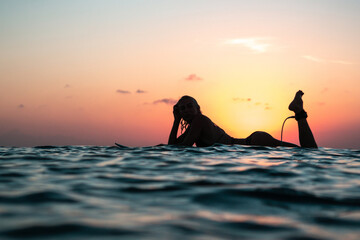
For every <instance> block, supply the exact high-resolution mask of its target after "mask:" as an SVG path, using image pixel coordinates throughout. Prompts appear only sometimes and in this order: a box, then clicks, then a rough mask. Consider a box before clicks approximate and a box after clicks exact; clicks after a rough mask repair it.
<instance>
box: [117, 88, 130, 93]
mask: <svg viewBox="0 0 360 240" xmlns="http://www.w3.org/2000/svg"><path fill="white" fill-rule="evenodd" d="M116 92H117V93H120V94H130V93H131V92H129V91H127V90H121V89H118V90H116Z"/></svg>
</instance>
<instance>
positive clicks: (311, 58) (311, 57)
mask: <svg viewBox="0 0 360 240" xmlns="http://www.w3.org/2000/svg"><path fill="white" fill-rule="evenodd" d="M302 57H303V58H305V59H306V60H309V61H313V62H318V63H324V62H326V61H325V60H324V59H321V58H317V57H314V56H310V55H305V56H302Z"/></svg>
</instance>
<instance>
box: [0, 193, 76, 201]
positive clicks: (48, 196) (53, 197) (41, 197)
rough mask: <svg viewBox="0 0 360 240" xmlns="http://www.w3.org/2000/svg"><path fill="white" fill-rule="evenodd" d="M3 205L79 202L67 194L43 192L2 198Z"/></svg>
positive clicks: (0, 198) (0, 197) (0, 199)
mask: <svg viewBox="0 0 360 240" xmlns="http://www.w3.org/2000/svg"><path fill="white" fill-rule="evenodd" d="M0 202H3V203H15V204H16V203H21V204H42V203H77V202H78V201H77V200H75V199H73V198H71V197H68V196H67V195H65V194H62V193H58V192H54V191H41V192H35V193H28V194H23V195H19V196H0Z"/></svg>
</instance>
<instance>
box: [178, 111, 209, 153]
mask: <svg viewBox="0 0 360 240" xmlns="http://www.w3.org/2000/svg"><path fill="white" fill-rule="evenodd" d="M203 127H204V119H203V118H202V115H201V114H199V115H198V116H196V117H195V118H194V119H193V121H192V123H191V124H190V126H189V128H188V129H186V131H185V133H184V134H183V135H181V136H180V137H179V138H178V140H179V141H178V143H177V144H178V145H183V146H192V145H194V143H195V142H196V140H197V139H198V138H199V137H200V134H201V131H202V128H203ZM182 137H183V138H182Z"/></svg>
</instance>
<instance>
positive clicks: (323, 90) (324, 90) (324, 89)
mask: <svg viewBox="0 0 360 240" xmlns="http://www.w3.org/2000/svg"><path fill="white" fill-rule="evenodd" d="M327 91H329V88H327V87H326V88H323V89H322V90H321V93H326V92H327Z"/></svg>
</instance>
